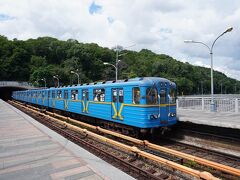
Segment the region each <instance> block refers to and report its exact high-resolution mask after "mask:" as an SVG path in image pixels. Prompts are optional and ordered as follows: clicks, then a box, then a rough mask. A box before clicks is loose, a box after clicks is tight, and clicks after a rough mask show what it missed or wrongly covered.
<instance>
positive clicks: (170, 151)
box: [46, 111, 240, 176]
mask: <svg viewBox="0 0 240 180" xmlns="http://www.w3.org/2000/svg"><path fill="white" fill-rule="evenodd" d="M46 113H47V114H50V115H52V116H54V117H58V118H61V119H63V120H65V121H67V122H72V123H75V124H78V125H81V126H84V127H86V128H90V129H93V130H97V131H99V132H102V133H105V134H108V135H112V136H115V137H118V138H122V139H124V140H128V141H130V142H133V143H136V144H138V145H143V146H146V147H148V148H151V149H154V150H158V151H162V152H165V153H168V154H171V155H174V156H177V157H180V158H184V159H187V160H190V161H194V162H197V163H199V164H202V165H205V166H209V167H212V168H214V169H216V170H219V171H222V172H226V173H228V174H232V175H236V176H240V170H239V169H236V168H233V167H230V166H226V165H223V164H220V163H216V162H213V161H210V160H206V159H203V158H200V157H197V156H193V155H190V154H187V153H183V152H179V151H176V150H173V149H169V148H166V147H163V146H159V145H156V144H153V143H150V142H148V141H147V140H140V139H137V138H133V137H129V136H126V135H123V134H119V133H116V132H112V131H110V130H106V129H103V128H101V127H99V126H93V125H90V124H87V123H84V122H81V121H77V120H74V119H72V118H69V117H65V116H62V115H59V114H56V113H51V112H49V111H46Z"/></svg>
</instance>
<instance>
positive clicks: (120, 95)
mask: <svg viewBox="0 0 240 180" xmlns="http://www.w3.org/2000/svg"><path fill="white" fill-rule="evenodd" d="M118 102H120V103H123V89H119V95H118Z"/></svg>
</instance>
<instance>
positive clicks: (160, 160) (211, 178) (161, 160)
mask: <svg viewBox="0 0 240 180" xmlns="http://www.w3.org/2000/svg"><path fill="white" fill-rule="evenodd" d="M17 104H18V105H19V106H21V107H23V108H26V109H28V110H31V111H33V112H35V113H37V114H39V115H42V116H45V117H48V118H49V119H51V120H54V121H55V122H57V123H59V124H61V125H63V126H65V127H67V128H69V129H71V130H73V131H76V132H80V133H82V134H85V135H88V136H91V137H93V138H96V139H99V140H101V141H103V142H105V143H109V144H111V145H115V146H118V147H120V148H122V149H125V150H126V151H129V152H132V153H135V154H136V155H138V156H141V157H143V158H147V159H150V160H152V161H155V162H157V163H160V164H163V165H166V166H170V167H171V168H173V169H176V170H179V171H181V172H184V173H186V174H190V175H192V176H194V177H197V178H202V179H206V180H217V179H218V178H217V177H214V176H213V175H212V174H211V173H209V172H206V171H198V170H194V169H191V168H189V167H186V166H183V165H180V164H178V163H175V162H172V161H169V160H167V159H164V158H161V157H159V156H156V155H153V154H150V153H147V152H144V151H141V150H140V149H138V148H137V147H135V146H128V145H126V144H123V143H120V142H117V141H115V140H112V139H109V138H106V137H103V136H101V135H98V134H96V133H93V132H91V131H88V130H87V129H83V128H80V127H77V126H74V125H72V124H69V123H67V122H63V121H62V120H59V119H57V118H55V117H51V116H50V115H46V114H44V113H41V112H39V111H37V110H35V109H31V108H30V107H26V106H24V105H22V104H19V103H17ZM58 116H59V115H58ZM62 117H64V116H62ZM68 120H69V119H68ZM134 139H135V138H134ZM143 142H144V141H143ZM145 143H146V142H145Z"/></svg>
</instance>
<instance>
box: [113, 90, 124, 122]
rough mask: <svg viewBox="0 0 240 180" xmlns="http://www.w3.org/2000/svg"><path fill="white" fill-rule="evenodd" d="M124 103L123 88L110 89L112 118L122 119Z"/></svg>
mask: <svg viewBox="0 0 240 180" xmlns="http://www.w3.org/2000/svg"><path fill="white" fill-rule="evenodd" d="M123 103H124V91H123V88H114V89H112V119H118V120H123V115H122V110H123Z"/></svg>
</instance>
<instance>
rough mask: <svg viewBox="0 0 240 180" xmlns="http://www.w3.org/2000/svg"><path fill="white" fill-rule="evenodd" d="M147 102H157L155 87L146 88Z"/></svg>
mask: <svg viewBox="0 0 240 180" xmlns="http://www.w3.org/2000/svg"><path fill="white" fill-rule="evenodd" d="M146 96H147V104H157V103H158V93H157V89H156V88H152V87H151V88H147V91H146Z"/></svg>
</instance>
